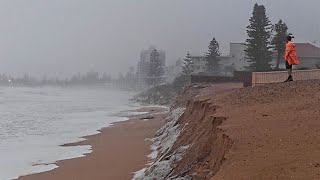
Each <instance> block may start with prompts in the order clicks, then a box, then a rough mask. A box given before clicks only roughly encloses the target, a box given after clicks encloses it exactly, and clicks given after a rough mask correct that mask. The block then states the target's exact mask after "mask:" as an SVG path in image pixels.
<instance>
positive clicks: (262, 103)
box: [135, 81, 320, 180]
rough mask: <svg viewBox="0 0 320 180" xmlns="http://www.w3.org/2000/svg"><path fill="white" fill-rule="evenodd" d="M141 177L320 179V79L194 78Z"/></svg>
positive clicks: (175, 106)
mask: <svg viewBox="0 0 320 180" xmlns="http://www.w3.org/2000/svg"><path fill="white" fill-rule="evenodd" d="M153 149H155V150H157V152H158V156H157V158H156V159H155V162H154V163H153V164H152V165H151V166H149V167H148V168H147V169H145V171H144V173H142V174H139V176H138V175H137V176H136V177H135V179H147V180H148V179H157V180H160V179H166V180H167V179H181V180H182V179H195V180H198V179H199V180H200V179H201V180H203V179H212V180H215V179H320V81H298V82H292V83H279V84H268V85H264V86H259V87H249V88H239V85H238V84H220V85H194V86H191V87H189V88H188V89H186V90H185V92H184V93H183V94H181V95H178V97H177V98H176V101H175V102H174V103H173V105H172V107H171V111H170V113H169V116H168V117H167V124H166V125H165V126H164V127H163V128H162V129H160V130H159V131H158V133H157V136H156V138H154V139H153Z"/></svg>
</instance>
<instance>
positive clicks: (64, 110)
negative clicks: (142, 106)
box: [0, 87, 138, 180]
mask: <svg viewBox="0 0 320 180" xmlns="http://www.w3.org/2000/svg"><path fill="white" fill-rule="evenodd" d="M131 97H132V94H130V93H128V92H121V91H114V90H107V89H103V88H99V89H93V88H92V89H84V88H79V89H76V88H73V89H66V88H48V87H46V88H24V87H6V88H0V180H11V179H16V178H18V177H19V176H23V175H28V174H33V173H38V172H44V171H48V170H52V169H54V168H57V166H56V165H55V164H54V162H56V161H58V160H63V159H70V158H75V157H81V156H84V155H85V154H87V153H90V152H91V146H75V147H63V146H61V145H63V144H67V143H72V142H79V141H81V140H83V139H82V138H81V137H83V136H87V135H93V134H97V133H98V130H99V129H101V128H103V127H107V126H110V125H111V124H112V123H113V122H118V121H124V120H127V118H125V117H119V116H117V115H116V114H119V112H124V111H129V110H133V109H136V108H138V105H137V104H133V103H130V102H129V99H130V98H131ZM120 114H121V113H120ZM126 114H127V113H126Z"/></svg>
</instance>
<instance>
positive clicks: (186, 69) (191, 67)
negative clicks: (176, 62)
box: [182, 52, 194, 83]
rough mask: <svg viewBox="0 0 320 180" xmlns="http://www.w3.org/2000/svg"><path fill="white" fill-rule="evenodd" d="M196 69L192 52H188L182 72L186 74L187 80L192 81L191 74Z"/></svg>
mask: <svg viewBox="0 0 320 180" xmlns="http://www.w3.org/2000/svg"><path fill="white" fill-rule="evenodd" d="M193 71H194V64H193V62H192V60H191V58H190V53H189V52H187V55H186V57H185V58H184V59H183V66H182V74H183V76H185V79H186V81H187V82H188V83H189V82H190V81H191V74H192V73H193Z"/></svg>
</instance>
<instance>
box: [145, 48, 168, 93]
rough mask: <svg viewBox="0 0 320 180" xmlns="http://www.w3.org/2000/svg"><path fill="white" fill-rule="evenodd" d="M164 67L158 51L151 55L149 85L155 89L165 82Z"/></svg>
mask: <svg viewBox="0 0 320 180" xmlns="http://www.w3.org/2000/svg"><path fill="white" fill-rule="evenodd" d="M163 75H164V67H163V65H162V63H161V60H160V56H159V53H158V51H157V50H156V49H154V50H153V51H152V53H151V54H150V68H149V72H148V77H147V83H148V84H149V85H152V86H153V87H155V86H158V85H159V84H161V83H162V82H163V81H164V78H163Z"/></svg>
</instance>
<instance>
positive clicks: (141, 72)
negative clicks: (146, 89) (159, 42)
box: [137, 46, 166, 86]
mask: <svg viewBox="0 0 320 180" xmlns="http://www.w3.org/2000/svg"><path fill="white" fill-rule="evenodd" d="M155 49H156V48H155V47H153V46H150V47H149V49H147V50H142V51H141V52H140V61H139V62H138V65H137V77H138V81H139V84H140V85H141V86H144V85H145V81H146V78H147V75H148V72H149V69H150V57H151V53H152V51H154V50H155ZM157 51H158V53H159V59H160V61H161V65H162V66H163V67H165V65H166V52H165V51H163V50H158V49H157Z"/></svg>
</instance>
